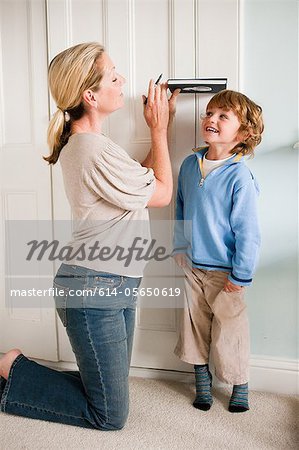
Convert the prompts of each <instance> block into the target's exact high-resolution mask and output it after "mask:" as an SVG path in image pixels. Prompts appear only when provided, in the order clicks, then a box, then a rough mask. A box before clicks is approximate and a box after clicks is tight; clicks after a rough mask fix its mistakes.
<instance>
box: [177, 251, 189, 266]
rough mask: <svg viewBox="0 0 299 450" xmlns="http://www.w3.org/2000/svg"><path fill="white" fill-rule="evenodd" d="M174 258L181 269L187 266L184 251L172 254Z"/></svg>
mask: <svg viewBox="0 0 299 450" xmlns="http://www.w3.org/2000/svg"><path fill="white" fill-rule="evenodd" d="M174 260H175V262H176V263H177V265H178V266H179V267H181V268H182V269H183V268H184V267H186V266H187V260H186V256H185V254H184V253H177V254H176V255H174Z"/></svg>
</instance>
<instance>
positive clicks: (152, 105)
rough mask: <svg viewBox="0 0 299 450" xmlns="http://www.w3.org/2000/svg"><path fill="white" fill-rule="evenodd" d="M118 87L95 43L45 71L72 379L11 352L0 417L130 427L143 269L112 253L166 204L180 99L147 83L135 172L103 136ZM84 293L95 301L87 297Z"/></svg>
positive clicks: (59, 287)
mask: <svg viewBox="0 0 299 450" xmlns="http://www.w3.org/2000/svg"><path fill="white" fill-rule="evenodd" d="M124 83H125V79H124V78H123V77H122V76H121V75H120V74H118V73H117V71H116V68H115V66H114V63H113V62H112V61H111V59H110V57H109V55H108V54H107V53H106V52H105V50H104V48H103V47H102V46H101V45H100V44H98V43H95V42H91V43H84V44H79V45H76V46H74V47H71V48H69V49H67V50H65V51H63V52H61V53H59V54H58V55H57V56H56V57H55V58H54V59H53V60H52V62H51V64H50V66H49V86H50V91H51V94H52V96H53V98H54V100H55V102H56V105H57V111H56V113H55V114H54V116H53V117H52V119H51V122H50V124H49V129H48V144H49V147H50V150H51V155H50V156H49V157H47V158H45V159H46V160H47V161H48V162H49V163H50V164H55V163H56V162H57V161H58V159H59V160H60V163H61V167H62V172H63V178H64V184H65V190H66V194H67V197H68V200H69V203H70V206H71V209H72V215H73V219H74V233H73V240H72V242H71V245H70V247H71V248H72V249H73V251H72V255H71V256H70V257H69V258H68V259H67V260H66V261H64V262H63V263H62V265H61V266H60V268H59V270H58V272H57V274H56V277H55V280H54V287H55V289H56V290H55V292H56V295H55V301H56V307H57V312H58V314H59V317H60V319H61V321H62V323H63V325H64V326H65V327H66V331H67V333H68V336H69V339H70V343H71V346H72V349H73V351H74V353H75V356H76V361H77V364H78V367H79V371H78V372H58V371H55V370H52V369H49V368H47V367H43V366H41V365H38V364H36V363H35V362H33V361H31V360H29V359H27V358H26V357H25V356H24V355H23V354H22V352H21V351H20V350H17V349H14V350H11V351H9V352H8V353H6V355H4V356H3V358H2V359H1V360H0V375H1V379H0V399H1V403H0V404H1V411H3V412H7V413H11V414H16V415H21V416H26V417H30V418H35V419H42V420H48V421H53V422H60V423H64V424H69V425H77V426H81V427H86V428H96V429H100V430H117V429H121V428H122V427H123V426H124V424H125V421H126V419H127V416H128V407H129V392H128V373H129V366H130V359H131V350H132V342H133V334H134V321H135V308H136V298H137V290H138V286H139V284H140V282H141V277H142V270H143V265H144V264H143V261H138V264H133V263H132V264H128V261H126V259H125V258H124V257H123V253H121V251H118V252H116V251H115V250H116V249H118V250H119V249H125V248H126V247H127V246H128V245H130V244H132V239H133V240H134V237H136V236H143V237H144V236H149V230H148V229H149V225H148V210H147V207H148V206H152V207H163V206H165V205H167V204H169V202H170V200H171V196H172V172H171V165H170V159H169V153H168V145H167V128H168V125H169V117H170V116H172V115H173V114H172V113H173V112H174V109H175V101H176V95H177V93H178V92H176V93H175V94H174V95H172V97H171V98H170V100H169V101H168V99H167V94H166V89H167V86H166V85H163V84H162V85H160V84H158V85H157V86H155V85H154V83H153V81H150V84H149V89H148V97H147V101H145V97H144V103H145V104H144V116H145V120H146V123H147V125H148V126H149V128H150V133H151V150H150V152H149V154H148V156H147V158H146V159H145V161H144V162H143V163H141V164H140V163H139V162H137V161H135V160H133V159H131V158H130V157H129V156H128V154H127V153H126V152H125V151H124V150H123V149H122V148H121V147H119V146H118V145H116V144H115V143H114V142H112V141H111V140H110V139H109V138H108V137H107V136H105V135H104V134H103V133H102V126H103V122H104V120H105V119H106V118H107V117H108V116H109V115H110V114H111V113H113V112H114V111H116V110H118V109H119V108H122V107H123V105H124V96H123V93H122V87H123V85H124ZM169 111H170V112H171V114H170V113H169ZM119 126H120V127H121V126H122V124H121V123H120V124H119ZM136 233H138V234H136ZM103 246H104V247H103ZM104 249H106V250H105V251H103V250H104ZM109 250H110V254H109ZM88 290H89V291H91V292H92V293H93V295H91V296H89V295H86V294H85V292H86V291H88Z"/></svg>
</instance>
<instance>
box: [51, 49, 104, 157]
mask: <svg viewBox="0 0 299 450" xmlns="http://www.w3.org/2000/svg"><path fill="white" fill-rule="evenodd" d="M103 52H104V47H103V46H102V45H100V44H99V43H97V42H87V43H83V44H78V45H75V46H74V47H70V48H68V49H66V50H64V51H63V52H61V53H59V54H58V55H56V56H55V58H54V59H53V60H52V61H51V63H50V65H49V71H48V81H49V88H50V92H51V94H52V97H53V99H54V101H55V103H56V105H57V111H56V112H55V114H54V115H53V117H52V118H51V120H50V123H49V127H48V145H49V148H50V151H51V155H50V156H48V157H44V159H45V160H46V161H48V162H49V164H55V163H56V162H57V160H58V158H59V154H60V151H61V149H62V147H63V146H64V145H65V144H66V143H67V141H68V139H69V137H70V133H71V124H72V121H74V120H78V119H80V118H81V117H82V116H83V114H84V104H83V101H82V95H83V92H84V91H85V90H86V89H91V90H93V91H95V92H96V91H97V90H98V89H99V87H100V82H101V79H102V77H103V69H102V70H101V69H100V68H99V66H98V64H97V63H98V61H99V59H100V58H101V56H102V54H103Z"/></svg>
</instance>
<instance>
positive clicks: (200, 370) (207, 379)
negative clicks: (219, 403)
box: [193, 364, 213, 411]
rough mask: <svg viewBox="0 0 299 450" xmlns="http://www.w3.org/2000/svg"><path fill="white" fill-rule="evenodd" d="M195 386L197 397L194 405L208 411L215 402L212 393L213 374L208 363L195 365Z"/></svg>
mask: <svg viewBox="0 0 299 450" xmlns="http://www.w3.org/2000/svg"><path fill="white" fill-rule="evenodd" d="M194 369H195V386H196V397H195V400H194V402H193V406H194V407H195V408H197V409H201V410H202V411H208V410H209V409H210V408H211V406H212V403H213V398H212V395H211V387H212V374H211V372H210V371H209V366H208V364H204V365H200V366H198V365H195V366H194Z"/></svg>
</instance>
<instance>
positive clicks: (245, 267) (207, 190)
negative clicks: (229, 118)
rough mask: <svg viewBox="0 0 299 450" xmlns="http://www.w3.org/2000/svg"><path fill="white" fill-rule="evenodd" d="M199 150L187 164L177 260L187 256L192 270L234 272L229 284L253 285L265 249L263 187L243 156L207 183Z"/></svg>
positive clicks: (182, 185)
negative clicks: (260, 253)
mask: <svg viewBox="0 0 299 450" xmlns="http://www.w3.org/2000/svg"><path fill="white" fill-rule="evenodd" d="M207 150H208V148H207V147H205V148H203V149H195V150H194V151H195V154H193V155H190V156H188V157H187V158H186V159H185V160H184V161H183V163H182V166H181V169H180V173H179V179H178V192H177V205H176V224H175V233H174V252H173V253H174V254H176V253H186V254H187V256H188V257H189V259H190V260H192V266H193V267H197V268H202V269H205V270H221V271H227V272H229V277H228V278H229V280H230V281H231V282H232V283H234V284H237V285H239V286H246V285H250V283H251V282H252V276H253V272H254V269H255V267H256V263H257V258H258V250H259V247H260V231H259V225H258V220H257V196H258V192H259V191H258V186H257V183H256V180H255V179H254V176H253V175H252V173H251V172H250V170H249V169H248V167H247V166H246V165H245V164H244V157H243V156H242V155H240V154H238V155H236V156H233V157H232V158H230V159H229V160H228V161H226V163H225V164H224V165H223V166H221V167H219V168H217V169H215V170H213V171H212V172H210V173H209V174H208V175H207V177H206V178H205V179H204V182H203V184H202V186H199V183H200V180H201V178H202V174H201V170H200V164H199V160H200V159H201V158H203V156H204V154H205V153H206V152H207Z"/></svg>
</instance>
